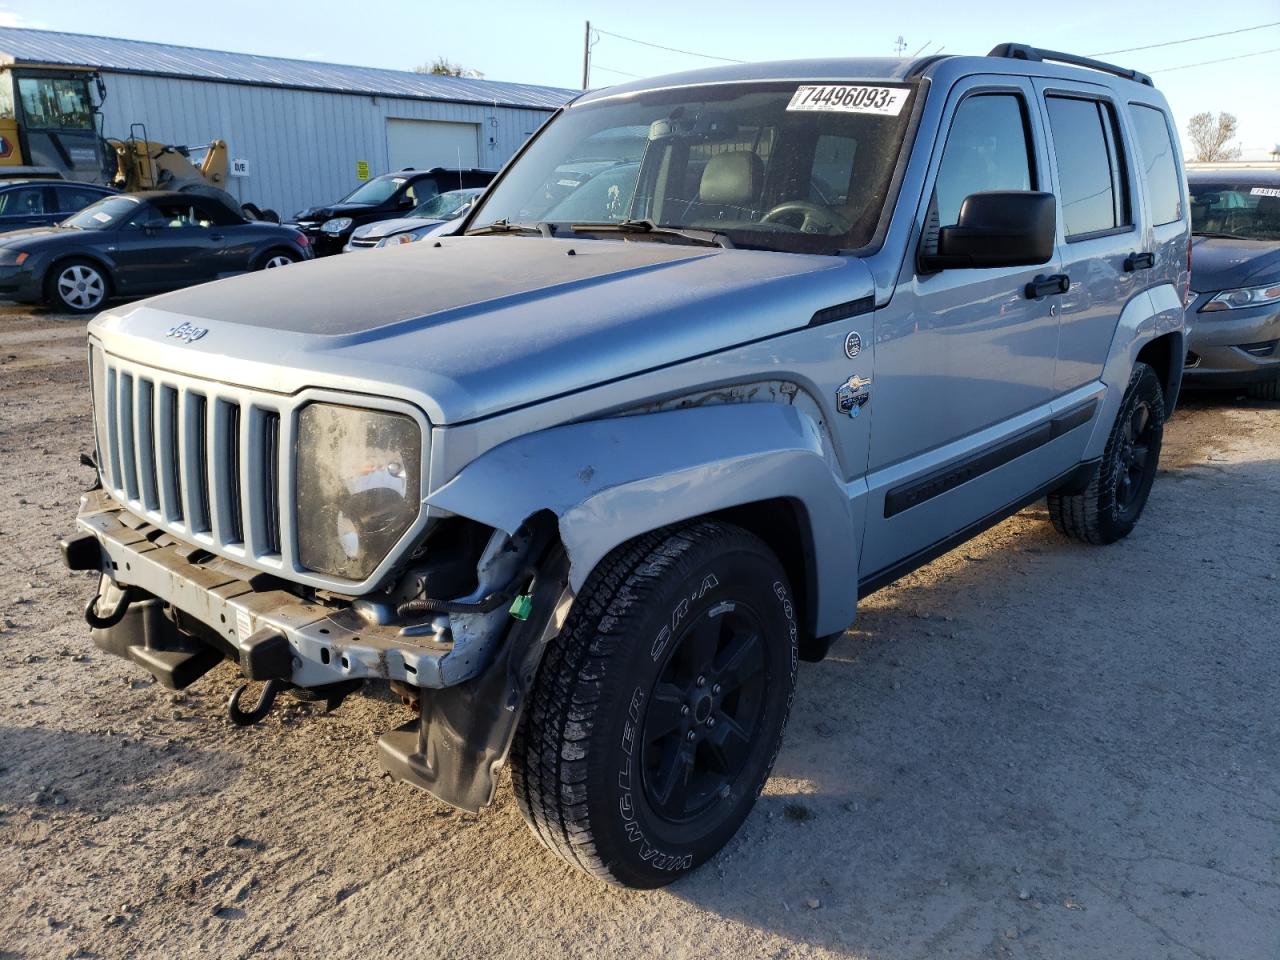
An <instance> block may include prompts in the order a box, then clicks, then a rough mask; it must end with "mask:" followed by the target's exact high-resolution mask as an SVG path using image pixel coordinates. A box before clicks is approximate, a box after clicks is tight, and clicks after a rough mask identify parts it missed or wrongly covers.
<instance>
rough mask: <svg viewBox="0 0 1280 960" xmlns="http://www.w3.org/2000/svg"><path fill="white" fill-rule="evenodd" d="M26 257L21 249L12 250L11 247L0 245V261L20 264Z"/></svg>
mask: <svg viewBox="0 0 1280 960" xmlns="http://www.w3.org/2000/svg"><path fill="white" fill-rule="evenodd" d="M26 259H27V254H26V252H25V251H23V250H14V249H13V248H12V247H0V263H3V264H9V265H13V264H17V265H18V266H21V265H22V264H23V263H24V262H25V261H26Z"/></svg>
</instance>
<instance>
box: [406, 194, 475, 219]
mask: <svg viewBox="0 0 1280 960" xmlns="http://www.w3.org/2000/svg"><path fill="white" fill-rule="evenodd" d="M483 192H484V191H482V190H450V191H449V192H448V193H440V194H436V196H434V197H432V198H431V199H430V200H428V201H426V202H425V203H420V204H418V205H417V206H416V207H414V208H413V210H412V212H410V214H409V216H411V217H422V218H424V219H427V220H452V219H454V218H455V217H457V216H459V215H460V214H462V213H464V212H466V209H467V205H468V204H470V203H471V201H472V200H474V199H475V198H476V197H478V196H479V195H480V194H481V193H483Z"/></svg>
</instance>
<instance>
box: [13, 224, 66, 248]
mask: <svg viewBox="0 0 1280 960" xmlns="http://www.w3.org/2000/svg"><path fill="white" fill-rule="evenodd" d="M78 232H79V231H76V230H64V229H62V228H61V227H26V228H24V229H22V230H6V231H5V232H4V233H0V247H17V246H21V245H22V244H24V243H30V242H31V241H32V240H40V239H42V238H44V237H60V236H65V235H67V234H74V233H78Z"/></svg>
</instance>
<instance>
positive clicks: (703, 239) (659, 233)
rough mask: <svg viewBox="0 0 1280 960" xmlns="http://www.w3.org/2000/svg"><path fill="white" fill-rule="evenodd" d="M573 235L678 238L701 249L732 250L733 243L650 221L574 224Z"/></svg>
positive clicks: (714, 235)
mask: <svg viewBox="0 0 1280 960" xmlns="http://www.w3.org/2000/svg"><path fill="white" fill-rule="evenodd" d="M573 231H574V233H625V234H632V235H638V236H649V237H679V238H680V239H682V240H688V241H689V242H690V243H695V244H698V245H699V246H703V247H724V248H725V249H726V250H732V249H733V242H732V241H731V240H730V239H729V238H728V237H727V236H725V235H724V234H723V233H718V232H716V231H715V230H688V229H685V228H683V227H663V226H659V225H658V224H656V223H654V222H653V221H652V220H648V219H645V220H619V221H617V222H605V223H575V224H574V225H573Z"/></svg>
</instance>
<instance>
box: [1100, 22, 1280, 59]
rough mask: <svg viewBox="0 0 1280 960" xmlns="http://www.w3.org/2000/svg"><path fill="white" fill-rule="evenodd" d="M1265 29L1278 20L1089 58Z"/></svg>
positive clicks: (1111, 51)
mask: <svg viewBox="0 0 1280 960" xmlns="http://www.w3.org/2000/svg"><path fill="white" fill-rule="evenodd" d="M1267 27H1280V20H1277V21H1276V22H1274V23H1259V24H1258V25H1256V26H1253V27H1241V28H1240V29H1239V30H1227V31H1224V32H1223V33H1205V34H1201V35H1200V36H1198V37H1187V38H1186V39H1185V40H1166V41H1165V42H1164V43H1149V44H1147V45H1146V46H1145V47H1126V48H1125V49H1124V50H1103V51H1102V52H1101V53H1091V54H1089V56H1091V57H1109V56H1111V55H1112V54H1114V53H1133V52H1134V51H1135V50H1154V49H1156V48H1157V47H1176V46H1178V44H1180V43H1194V42H1195V41H1197V40H1212V39H1214V38H1215V37H1230V36H1234V35H1235V34H1237V33H1249V32H1251V31H1253V30H1265V29H1266V28H1267ZM1167 69H1170V70H1176V69H1180V68H1177V67H1169V68H1167Z"/></svg>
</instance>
